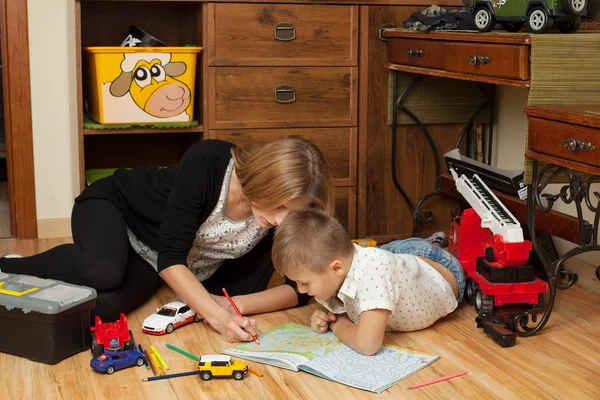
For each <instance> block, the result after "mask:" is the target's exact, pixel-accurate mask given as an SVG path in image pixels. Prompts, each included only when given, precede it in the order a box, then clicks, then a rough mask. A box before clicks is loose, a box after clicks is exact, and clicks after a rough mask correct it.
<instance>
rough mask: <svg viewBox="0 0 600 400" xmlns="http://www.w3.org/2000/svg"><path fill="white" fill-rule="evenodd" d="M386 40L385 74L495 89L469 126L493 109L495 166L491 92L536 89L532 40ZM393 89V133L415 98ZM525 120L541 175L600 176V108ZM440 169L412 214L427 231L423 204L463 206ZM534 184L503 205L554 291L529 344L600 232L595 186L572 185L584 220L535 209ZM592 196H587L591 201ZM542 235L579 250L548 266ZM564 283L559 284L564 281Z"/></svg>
mask: <svg viewBox="0 0 600 400" xmlns="http://www.w3.org/2000/svg"><path fill="white" fill-rule="evenodd" d="M383 37H385V38H387V40H388V61H389V63H388V64H387V66H386V67H387V68H388V69H390V70H392V71H394V72H396V71H404V72H410V73H414V74H417V75H416V78H415V80H418V79H420V78H421V77H423V76H438V77H445V78H451V79H459V80H465V81H474V82H480V83H481V84H483V83H488V84H492V86H491V89H490V91H489V93H488V95H487V98H486V100H485V102H484V103H483V104H482V105H481V107H480V108H479V109H478V110H477V111H476V113H475V115H473V117H472V119H471V120H470V121H473V120H474V119H475V116H476V115H477V113H478V112H479V111H481V110H482V109H483V108H484V107H490V121H489V125H488V132H487V138H486V137H485V136H484V160H483V161H484V162H485V163H487V164H488V165H490V164H491V154H492V145H493V125H494V120H493V114H494V109H493V106H494V91H493V87H494V85H507V86H517V87H530V85H531V81H530V76H531V75H530V70H531V65H530V62H531V61H530V54H531V38H530V37H529V35H527V34H505V33H496V32H494V33H488V34H482V33H470V32H457V31H438V32H418V31H412V30H405V29H386V30H385V31H384V32H383ZM395 75H396V74H394V79H395ZM411 85H412V84H411ZM393 87H394V99H395V107H394V119H393V121H394V122H393V123H392V125H393V129H394V128H395V121H396V113H397V112H398V111H399V110H401V111H402V112H405V113H407V114H409V115H411V114H412V113H411V111H410V110H408V109H407V108H406V107H405V106H404V105H403V96H404V95H405V94H406V92H407V91H408V90H410V85H409V87H408V88H406V89H405V90H404V91H403V92H402V93H401V94H400V95H398V93H397V90H396V84H395V81H394V86H393ZM527 112H528V113H530V125H529V131H530V133H529V135H530V136H529V145H530V147H531V149H532V151H531V152H529V153H528V154H527V157H530V158H531V159H533V160H536V162H535V165H536V167H537V161H538V160H539V161H546V162H554V163H556V165H558V166H559V167H560V168H563V169H566V170H570V169H573V170H578V171H583V172H586V173H592V174H595V175H598V171H599V166H598V161H599V160H600V155H599V154H598V152H600V150H591V147H590V146H589V145H587V144H588V143H592V142H593V141H594V140H593V139H594V138H598V134H597V132H596V131H597V130H598V127H600V118H599V117H600V114H596V113H597V112H600V108H599V107H595V108H593V107H588V108H586V109H585V111H584V110H583V109H580V108H577V107H572V108H557V109H541V108H534V107H532V108H528V109H527ZM411 118H413V119H414V120H415V122H416V123H417V124H418V125H419V127H421V129H422V131H423V134H424V135H426V136H427V137H428V139H429V143H430V144H431V147H432V153H433V154H434V155H437V151H436V149H435V144H434V143H433V140H432V139H431V137H430V136H429V134H428V132H427V130H426V129H424V125H423V124H421V123H419V120H418V118H416V117H415V116H414V114H412V115H411ZM469 123H470V122H468V123H467V125H468V124H469ZM393 132H394V131H393ZM565 140H566V141H565ZM563 145H564V146H567V147H569V146H570V147H572V148H573V151H569V150H568V149H567V148H565V147H563ZM586 146H587V147H586ZM595 146H597V147H600V140H598V139H596V144H595ZM457 147H458V144H457ZM435 161H436V169H437V170H436V172H437V175H436V176H438V179H437V181H436V186H435V190H434V191H433V192H431V193H429V194H427V195H426V196H424V197H423V198H422V199H421V200H419V201H418V202H417V203H416V204H417V205H416V207H414V210H415V211H414V218H415V220H416V221H419V222H421V223H426V222H428V221H430V220H431V219H432V215H431V213H429V215H427V214H426V213H427V211H426V210H425V211H423V212H422V211H421V210H420V207H421V205H422V203H423V202H424V200H427V199H429V198H431V197H433V196H435V195H438V194H446V195H451V196H454V197H456V198H458V199H460V198H461V196H460V194H458V193H457V192H456V190H454V187H453V186H454V182H453V180H452V178H451V177H449V176H448V175H444V174H442V173H441V170H440V166H439V161H438V159H437V158H436V160H435ZM547 171H548V170H546V169H545V170H544V172H547ZM535 182H537V181H535ZM535 182H534V184H533V185H532V186H531V187H530V188H529V194H528V200H527V201H521V200H519V199H516V198H513V199H510V200H509V201H506V199H503V202H504V204H505V205H506V206H507V208H509V210H510V211H511V212H512V213H513V214H515V215H518V216H521V217H522V218H520V221H519V222H521V223H522V224H527V225H528V228H529V230H530V232H529V233H530V237H531V238H532V239H531V240H532V242H534V249H535V252H536V254H537V256H538V258H540V259H542V261H543V264H544V267H545V273H546V275H547V279H548V281H549V283H550V285H551V286H552V289H551V295H550V299H549V303H548V304H547V307H546V310H545V311H544V314H543V316H542V318H541V320H540V321H539V322H537V320H536V321H533V318H531V315H523V317H524V320H525V319H528V320H531V322H533V323H534V325H533V326H532V327H529V326H527V327H524V331H523V332H520V334H521V335H522V336H530V335H533V334H535V333H537V331H539V330H540V329H541V328H543V327H544V325H545V324H546V323H547V321H548V318H549V317H550V314H551V312H552V307H553V304H554V298H555V290H556V288H559V289H566V288H568V287H571V286H572V285H573V284H574V283H575V282H576V280H577V274H575V273H573V272H570V271H566V270H564V269H563V261H564V259H567V258H569V257H572V256H573V255H575V254H579V253H581V252H583V251H587V250H589V249H596V248H597V245H596V244H594V243H597V233H598V232H597V228H595V229H594V228H592V225H589V224H588V223H587V221H585V220H584V219H583V216H582V215H581V204H582V202H583V201H585V200H584V199H587V203H593V202H594V200H593V199H590V193H589V182H588V184H587V185H586V183H585V182H583V181H582V180H581V178H580V177H579V175H573V178H572V179H571V182H572V184H571V187H572V189H573V190H574V191H576V192H577V197H576V201H577V202H578V214H579V215H578V218H574V217H571V216H568V215H566V214H563V213H560V212H556V211H552V210H551V207H545V208H544V207H536V205H538V206H539V203H540V201H539V196H540V194H539V192H540V191H541V190H542V189H543V188H544V187H545V185H542V186H541V187H539V188H538V187H537V186H536V185H537V184H536V183H535ZM573 185H575V186H573ZM532 187H533V188H536V190H535V191H534V192H535V193H532V190H531V188H532ZM586 188H588V190H587V195H586V190H585V189H586ZM399 190H401V188H399ZM567 193H568V191H567ZM405 197H406V196H405ZM559 197H560V198H562V199H563V200H567V201H570V198H569V197H568V196H566V195H562V197H561V196H559ZM557 198H558V197H557ZM534 199H536V201H534ZM407 201H408V200H407ZM597 203H598V201H597V200H595V203H594V204H595V205H594V204H592V205H591V207H590V209H592V210H593V211H594V212H597V209H598V205H597ZM422 214H424V216H423V215H422ZM596 215H598V214H596ZM523 217H525V218H523ZM597 219H598V217H596V221H595V225H596V226H597V225H598V221H597ZM536 227H537V228H538V230H540V229H541V231H542V232H546V233H549V234H551V235H554V236H557V237H560V238H563V239H566V240H569V241H571V242H574V243H580V246H579V247H577V248H576V249H574V250H572V251H571V252H569V253H567V254H566V255H565V257H563V258H561V259H560V260H558V265H557V264H556V263H552V262H551V261H548V260H546V254H545V252H544V251H543V248H542V245H541V244H540V243H537V242H538V239H537V232H536ZM592 242H594V243H592ZM551 264H552V265H551ZM597 273H598V272H597ZM559 278H560V280H561V282H559V281H558V280H559ZM599 278H600V276H599ZM523 322H524V321H523ZM536 322H537V323H536ZM525 325H528V324H525Z"/></svg>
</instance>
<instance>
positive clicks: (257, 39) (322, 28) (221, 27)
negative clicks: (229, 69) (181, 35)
mask: <svg viewBox="0 0 600 400" xmlns="http://www.w3.org/2000/svg"><path fill="white" fill-rule="evenodd" d="M208 15H209V18H208V31H209V33H208V37H209V38H211V42H210V43H209V44H208V45H207V46H205V48H206V49H207V55H208V65H209V66H217V65H223V66H227V65H297V66H301V65H349V66H356V65H358V64H357V60H358V6H339V5H333V6H330V5H327V6H325V5H310V4H307V5H298V4H238V3H235V4H234V3H216V4H215V3H211V4H209V5H208Z"/></svg>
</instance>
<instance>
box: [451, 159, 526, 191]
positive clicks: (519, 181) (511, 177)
mask: <svg viewBox="0 0 600 400" xmlns="http://www.w3.org/2000/svg"><path fill="white" fill-rule="evenodd" d="M444 159H445V160H446V164H447V165H448V170H454V171H455V172H456V173H457V175H458V176H461V175H466V177H467V178H469V179H471V178H473V175H475V174H477V175H478V176H479V177H480V178H481V180H482V181H483V182H485V184H486V185H487V186H489V188H490V189H492V190H497V191H499V192H502V193H506V194H509V195H511V196H515V197H518V198H519V199H521V200H525V199H527V187H526V186H525V183H524V182H523V176H524V172H523V170H506V169H500V168H493V167H490V166H489V165H487V164H484V163H482V162H479V161H476V160H473V159H472V158H469V157H465V156H463V155H461V154H460V152H459V150H458V149H454V150H451V151H449V152H447V153H446V154H444Z"/></svg>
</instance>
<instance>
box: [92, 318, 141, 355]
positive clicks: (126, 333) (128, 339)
mask: <svg viewBox="0 0 600 400" xmlns="http://www.w3.org/2000/svg"><path fill="white" fill-rule="evenodd" d="M90 331H91V335H92V354H93V355H94V358H95V357H99V356H100V355H101V354H102V353H104V352H106V351H121V350H134V343H133V335H132V333H131V331H130V330H129V327H128V324H127V317H126V316H125V314H121V316H120V318H119V320H118V321H116V322H105V323H102V320H101V319H100V317H99V316H96V319H95V323H94V327H92V328H90Z"/></svg>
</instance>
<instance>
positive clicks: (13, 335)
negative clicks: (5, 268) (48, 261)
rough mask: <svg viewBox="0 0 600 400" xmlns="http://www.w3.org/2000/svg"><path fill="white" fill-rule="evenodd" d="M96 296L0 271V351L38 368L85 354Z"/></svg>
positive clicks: (81, 289)
mask: <svg viewBox="0 0 600 400" xmlns="http://www.w3.org/2000/svg"><path fill="white" fill-rule="evenodd" d="M96 296H97V294H96V291H95V290H94V289H92V288H89V287H85V286H78V285H72V284H70V283H66V282H62V281H56V280H52V279H41V278H37V277H35V276H30V275H20V274H8V273H3V272H0V351H3V352H5V353H11V354H15V355H18V356H21V357H27V358H29V359H30V360H33V361H38V362H42V363H44V364H56V363H57V362H59V361H61V360H63V359H65V358H67V357H69V356H72V355H74V354H77V353H79V352H81V351H84V350H89V349H90V345H91V343H90V340H91V339H90V310H91V309H92V307H94V305H95V304H96Z"/></svg>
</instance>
